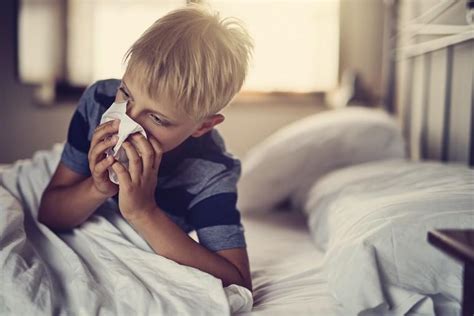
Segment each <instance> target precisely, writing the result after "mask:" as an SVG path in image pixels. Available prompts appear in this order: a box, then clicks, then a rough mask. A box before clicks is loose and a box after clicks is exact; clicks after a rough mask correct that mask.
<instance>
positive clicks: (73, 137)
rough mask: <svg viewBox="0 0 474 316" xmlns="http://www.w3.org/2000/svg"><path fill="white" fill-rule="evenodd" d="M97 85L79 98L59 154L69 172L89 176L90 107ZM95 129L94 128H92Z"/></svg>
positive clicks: (91, 122) (91, 123)
mask: <svg viewBox="0 0 474 316" xmlns="http://www.w3.org/2000/svg"><path fill="white" fill-rule="evenodd" d="M96 85H97V83H95V84H93V85H91V86H89V87H88V88H87V89H86V90H85V91H84V93H83V94H82V96H81V98H80V99H79V104H78V105H77V108H76V110H75V112H74V114H73V116H72V119H71V122H70V124H69V129H68V135H67V141H66V143H65V145H64V149H63V152H62V154H61V162H62V163H63V164H64V165H66V166H67V167H68V168H70V169H71V170H73V171H75V172H77V173H80V174H83V175H86V176H90V175H91V172H90V170H89V160H88V158H87V156H88V153H89V148H90V145H91V142H90V137H91V133H90V131H91V128H92V127H93V126H92V125H93V124H94V122H93V121H92V120H91V117H90V114H91V107H92V106H93V105H94V104H93V102H94V91H95V89H96ZM93 128H95V126H94V127H93Z"/></svg>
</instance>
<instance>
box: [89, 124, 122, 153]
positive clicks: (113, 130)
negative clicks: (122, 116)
mask: <svg viewBox="0 0 474 316" xmlns="http://www.w3.org/2000/svg"><path fill="white" fill-rule="evenodd" d="M119 125H120V120H112V121H108V122H105V123H103V124H100V125H99V126H97V127H96V129H95V130H94V134H93V135H92V140H91V148H92V147H94V146H95V145H96V144H97V143H99V142H100V141H102V140H103V139H104V138H105V137H106V136H107V135H109V134H117V133H118V130H119Z"/></svg>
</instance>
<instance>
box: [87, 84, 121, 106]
mask: <svg viewBox="0 0 474 316" xmlns="http://www.w3.org/2000/svg"><path fill="white" fill-rule="evenodd" d="M119 86H120V80H119V79H105V80H98V81H96V82H94V83H93V84H91V85H90V86H88V87H87V88H86V90H85V91H84V94H83V97H82V98H83V99H85V100H84V101H87V102H88V103H89V104H93V105H98V106H100V107H102V108H105V109H108V108H109V107H110V105H111V104H112V103H113V102H114V100H115V94H116V93H117V89H118V88H119Z"/></svg>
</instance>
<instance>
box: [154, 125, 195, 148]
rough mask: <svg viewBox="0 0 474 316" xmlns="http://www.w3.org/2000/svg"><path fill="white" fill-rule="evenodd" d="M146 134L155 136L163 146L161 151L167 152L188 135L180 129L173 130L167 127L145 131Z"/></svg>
mask: <svg viewBox="0 0 474 316" xmlns="http://www.w3.org/2000/svg"><path fill="white" fill-rule="evenodd" d="M147 134H151V135H152V136H153V137H155V138H156V139H157V140H158V142H159V143H160V144H161V146H162V147H163V151H164V152H167V151H170V150H173V149H174V148H176V147H177V146H179V145H180V144H181V143H182V142H183V141H184V140H185V139H186V138H187V137H188V136H189V135H187V134H186V133H185V132H182V131H173V130H169V129H165V128H163V129H161V130H156V129H155V130H154V131H149V130H148V131H147Z"/></svg>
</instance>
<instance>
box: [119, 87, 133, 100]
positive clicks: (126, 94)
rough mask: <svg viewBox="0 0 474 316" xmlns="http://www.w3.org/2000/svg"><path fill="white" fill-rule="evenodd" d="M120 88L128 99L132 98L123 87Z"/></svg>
mask: <svg viewBox="0 0 474 316" xmlns="http://www.w3.org/2000/svg"><path fill="white" fill-rule="evenodd" d="M119 90H120V92H121V93H122V94H123V95H124V96H125V99H126V100H128V99H130V96H129V95H128V93H127V92H126V91H125V89H124V88H123V87H120V88H119Z"/></svg>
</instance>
